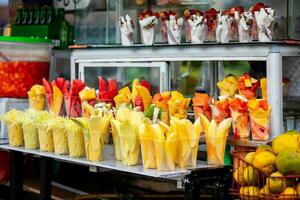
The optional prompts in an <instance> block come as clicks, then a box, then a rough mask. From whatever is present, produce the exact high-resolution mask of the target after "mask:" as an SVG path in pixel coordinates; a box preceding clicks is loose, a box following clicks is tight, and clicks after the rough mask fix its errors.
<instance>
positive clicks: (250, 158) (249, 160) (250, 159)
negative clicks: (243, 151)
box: [245, 152, 255, 164]
mask: <svg viewBox="0 0 300 200" xmlns="http://www.w3.org/2000/svg"><path fill="white" fill-rule="evenodd" d="M254 154H255V152H249V153H247V155H246V156H245V161H246V162H247V163H249V164H252V163H253V157H254Z"/></svg>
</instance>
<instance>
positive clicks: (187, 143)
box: [170, 117, 202, 168]
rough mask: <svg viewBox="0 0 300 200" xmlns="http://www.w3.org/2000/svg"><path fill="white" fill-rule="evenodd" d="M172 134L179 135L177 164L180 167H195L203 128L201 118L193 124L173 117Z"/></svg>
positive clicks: (171, 122)
mask: <svg viewBox="0 0 300 200" xmlns="http://www.w3.org/2000/svg"><path fill="white" fill-rule="evenodd" d="M170 124H171V125H170V129H171V133H177V134H178V144H177V145H178V147H177V156H176V163H177V164H178V166H179V167H181V168H185V167H195V166H196V161H197V153H198V146H199V139H200V133H201V132H202V126H201V123H200V118H198V119H197V120H196V121H195V123H194V124H193V123H192V122H191V121H190V120H188V119H179V118H176V117H171V121H170Z"/></svg>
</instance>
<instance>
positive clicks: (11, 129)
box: [1, 109, 24, 147]
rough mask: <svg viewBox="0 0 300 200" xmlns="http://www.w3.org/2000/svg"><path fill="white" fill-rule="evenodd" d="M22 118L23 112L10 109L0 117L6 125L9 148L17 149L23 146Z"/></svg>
mask: <svg viewBox="0 0 300 200" xmlns="http://www.w3.org/2000/svg"><path fill="white" fill-rule="evenodd" d="M23 116H24V112H23V111H19V110H15V109H12V110H10V111H8V112H6V113H5V114H4V116H1V118H2V119H1V120H3V121H5V122H6V124H7V131H8V142H9V145H10V146H13V147H19V146H23V145H24V138H23V129H22V123H23Z"/></svg>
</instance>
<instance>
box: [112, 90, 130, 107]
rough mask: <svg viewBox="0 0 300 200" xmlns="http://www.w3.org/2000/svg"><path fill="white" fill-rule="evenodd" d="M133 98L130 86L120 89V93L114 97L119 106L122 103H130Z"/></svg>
mask: <svg viewBox="0 0 300 200" xmlns="http://www.w3.org/2000/svg"><path fill="white" fill-rule="evenodd" d="M131 100H132V94H131V92H130V89H129V88H128V87H124V88H122V89H121V90H119V92H118V95H116V96H115V97H114V101H115V104H116V107H117V108H119V107H120V106H121V105H122V104H125V105H128V104H130V103H131Z"/></svg>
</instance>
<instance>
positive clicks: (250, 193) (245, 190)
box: [240, 186, 259, 200]
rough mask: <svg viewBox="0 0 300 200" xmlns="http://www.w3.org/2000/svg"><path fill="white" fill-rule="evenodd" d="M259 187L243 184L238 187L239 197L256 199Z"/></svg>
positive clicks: (245, 199) (248, 199)
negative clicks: (243, 185)
mask: <svg viewBox="0 0 300 200" xmlns="http://www.w3.org/2000/svg"><path fill="white" fill-rule="evenodd" d="M258 196H259V188H258V187H256V186H245V187H241V188H240V198H241V199H243V200H254V199H258Z"/></svg>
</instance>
